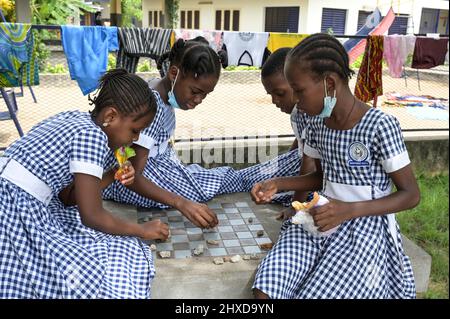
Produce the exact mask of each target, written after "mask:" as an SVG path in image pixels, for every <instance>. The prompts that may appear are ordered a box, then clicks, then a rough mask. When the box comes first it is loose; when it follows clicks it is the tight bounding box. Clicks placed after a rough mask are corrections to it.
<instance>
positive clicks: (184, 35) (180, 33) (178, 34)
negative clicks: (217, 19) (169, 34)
mask: <svg viewBox="0 0 450 319" xmlns="http://www.w3.org/2000/svg"><path fill="white" fill-rule="evenodd" d="M174 31H175V38H176V39H177V40H178V39H180V38H181V39H184V40H189V39H194V38H196V37H198V36H202V37H204V38H205V39H206V40H207V41H208V42H209V46H210V47H211V48H212V49H213V50H214V51H216V52H218V51H219V50H220V49H222V45H223V39H222V31H215V30H213V31H210V30H189V29H175V30H174Z"/></svg>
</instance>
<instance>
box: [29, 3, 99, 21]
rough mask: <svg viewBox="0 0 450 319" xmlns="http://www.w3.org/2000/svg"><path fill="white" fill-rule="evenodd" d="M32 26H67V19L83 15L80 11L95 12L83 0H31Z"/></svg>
mask: <svg viewBox="0 0 450 319" xmlns="http://www.w3.org/2000/svg"><path fill="white" fill-rule="evenodd" d="M30 5H31V12H32V15H33V18H32V21H33V24H54V25H62V24H67V19H68V18H69V17H75V16H79V15H80V14H81V15H83V14H84V13H83V12H82V11H81V10H84V11H86V12H95V9H94V8H92V7H91V6H90V5H88V4H86V3H85V2H84V1H83V0H31V3H30Z"/></svg>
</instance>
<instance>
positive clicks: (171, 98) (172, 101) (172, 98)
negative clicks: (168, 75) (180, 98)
mask: <svg viewBox="0 0 450 319" xmlns="http://www.w3.org/2000/svg"><path fill="white" fill-rule="evenodd" d="M179 73H180V72H179V71H177V75H176V76H175V80H174V81H173V83H172V89H171V90H170V92H169V93H168V94H167V96H168V102H169V104H170V105H171V106H172V107H173V108H174V109H181V107H180V105H179V104H178V102H177V99H176V98H175V94H174V93H173V88H174V87H175V83H176V82H177V78H178V74H179Z"/></svg>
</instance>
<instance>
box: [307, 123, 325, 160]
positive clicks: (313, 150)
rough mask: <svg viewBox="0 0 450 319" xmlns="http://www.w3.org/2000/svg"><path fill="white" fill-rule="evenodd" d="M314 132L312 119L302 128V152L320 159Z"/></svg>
mask: <svg viewBox="0 0 450 319" xmlns="http://www.w3.org/2000/svg"><path fill="white" fill-rule="evenodd" d="M315 136H316V134H315V133H314V125H313V123H312V121H310V122H309V123H308V125H307V126H306V127H305V128H304V129H303V132H302V138H304V139H305V141H304V146H303V153H304V154H306V155H307V156H308V157H311V158H315V159H321V158H322V156H320V153H319V151H318V146H317V142H316V139H315Z"/></svg>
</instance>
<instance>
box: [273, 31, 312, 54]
mask: <svg viewBox="0 0 450 319" xmlns="http://www.w3.org/2000/svg"><path fill="white" fill-rule="evenodd" d="M307 36H308V34H298V33H278V32H270V33H269V41H268V43H267V49H269V51H270V52H274V51H276V50H278V49H279V48H285V47H288V48H293V47H295V46H296V45H297V44H298V43H299V42H300V41H303V39H305V38H306V37H307Z"/></svg>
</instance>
